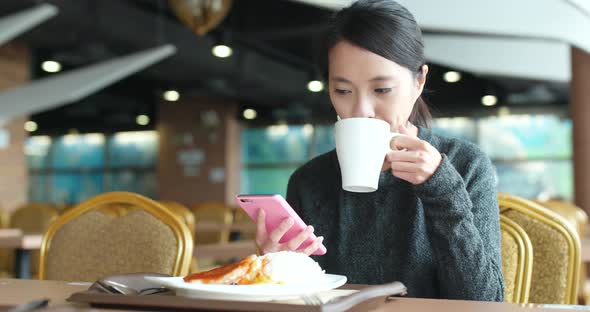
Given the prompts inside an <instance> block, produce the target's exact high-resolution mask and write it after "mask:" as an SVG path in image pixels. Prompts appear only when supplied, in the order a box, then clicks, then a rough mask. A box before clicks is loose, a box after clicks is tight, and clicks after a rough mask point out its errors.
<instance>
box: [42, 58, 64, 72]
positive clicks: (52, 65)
mask: <svg viewBox="0 0 590 312" xmlns="http://www.w3.org/2000/svg"><path fill="white" fill-rule="evenodd" d="M41 68H42V69H43V70H44V71H46V72H48V73H57V72H59V71H60V70H61V64H60V63H58V62H56V61H45V62H43V63H42V64H41Z"/></svg>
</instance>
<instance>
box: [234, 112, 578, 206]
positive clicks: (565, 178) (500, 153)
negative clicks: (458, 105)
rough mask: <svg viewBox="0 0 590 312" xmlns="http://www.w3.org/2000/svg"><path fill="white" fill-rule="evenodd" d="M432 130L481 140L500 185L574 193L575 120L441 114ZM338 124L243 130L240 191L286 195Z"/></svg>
mask: <svg viewBox="0 0 590 312" xmlns="http://www.w3.org/2000/svg"><path fill="white" fill-rule="evenodd" d="M432 128H433V131H434V132H436V133H439V134H442V135H445V136H448V137H456V138H460V139H463V140H467V141H470V142H473V143H475V144H478V145H479V146H480V148H481V149H482V150H483V151H484V152H485V153H487V154H488V156H489V157H490V158H491V160H492V162H493V163H494V166H495V168H496V173H497V177H498V190H499V191H501V192H507V193H512V194H515V195H520V196H523V197H526V198H539V197H545V198H549V197H561V198H564V199H572V197H573V171H572V162H571V157H572V145H571V133H572V125H571V121H570V120H569V119H563V118H560V117H558V116H554V115H509V116H502V117H486V118H464V117H457V118H437V119H435V120H434V121H433V127H432ZM334 147H335V143H334V134H333V125H316V126H314V127H312V126H309V125H308V126H286V125H282V126H271V127H267V128H249V129H245V130H244V131H243V132H242V173H241V192H243V193H264V194H268V193H277V194H283V195H285V193H286V190H287V183H288V181H289V177H290V175H291V174H292V173H293V172H294V171H295V170H296V169H297V168H298V167H299V166H301V165H302V164H304V163H305V162H306V161H308V160H309V159H311V158H313V157H315V156H317V155H320V154H322V153H325V152H328V151H330V150H332V149H334Z"/></svg>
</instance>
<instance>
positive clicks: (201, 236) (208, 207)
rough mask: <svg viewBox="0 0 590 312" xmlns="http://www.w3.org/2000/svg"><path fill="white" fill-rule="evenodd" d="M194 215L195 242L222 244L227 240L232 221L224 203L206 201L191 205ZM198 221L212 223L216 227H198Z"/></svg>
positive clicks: (229, 211)
mask: <svg viewBox="0 0 590 312" xmlns="http://www.w3.org/2000/svg"><path fill="white" fill-rule="evenodd" d="M191 210H192V212H193V215H194V216H195V243H196V244H198V245H200V244H222V243H227V242H228V241H229V233H230V226H231V223H232V213H231V209H230V208H229V207H227V206H226V205H225V204H224V203H216V202H208V203H202V204H197V205H194V206H193V207H192V209H191ZM199 223H207V224H209V225H214V226H216V227H217V228H216V229H200V228H199Z"/></svg>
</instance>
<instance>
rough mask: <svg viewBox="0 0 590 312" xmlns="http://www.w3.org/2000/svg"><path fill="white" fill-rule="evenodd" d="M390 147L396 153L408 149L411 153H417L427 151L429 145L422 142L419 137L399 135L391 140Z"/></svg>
mask: <svg viewBox="0 0 590 312" xmlns="http://www.w3.org/2000/svg"><path fill="white" fill-rule="evenodd" d="M389 145H390V147H391V149H393V150H394V151H399V150H403V149H407V150H410V151H417V150H426V149H427V148H428V143H427V142H426V141H422V140H420V139H419V138H417V137H412V136H408V135H398V136H396V137H394V138H393V139H391V142H390V144H389Z"/></svg>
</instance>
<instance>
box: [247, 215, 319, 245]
mask: <svg viewBox="0 0 590 312" xmlns="http://www.w3.org/2000/svg"><path fill="white" fill-rule="evenodd" d="M294 222H295V221H294V220H293V218H287V219H285V220H283V222H281V224H279V226H277V227H276V228H275V229H274V230H273V231H272V232H271V233H270V234H269V233H267V232H266V215H265V213H264V210H262V209H260V210H259V211H258V219H257V221H256V245H258V249H259V250H260V252H261V253H262V254H266V253H269V252H276V251H283V250H290V251H297V252H302V253H304V254H306V255H308V256H309V255H311V254H312V253H314V252H315V251H316V250H317V249H318V248H319V247H320V246H321V244H322V242H323V241H324V237H322V236H320V237H318V238H316V239H315V241H314V242H313V243H311V244H310V245H309V246H307V247H306V248H304V249H299V247H300V246H301V244H302V243H303V242H304V241H306V240H307V239H308V237H309V236H310V235H311V234H313V226H311V225H309V226H307V228H306V229H305V230H303V231H302V232H301V233H299V234H298V235H297V236H295V237H294V238H293V239H291V240H290V241H288V242H283V243H279V242H280V241H281V239H282V238H283V236H284V235H285V233H287V231H288V230H289V229H290V228H291V226H293V224H294Z"/></svg>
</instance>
